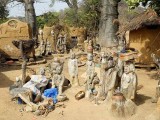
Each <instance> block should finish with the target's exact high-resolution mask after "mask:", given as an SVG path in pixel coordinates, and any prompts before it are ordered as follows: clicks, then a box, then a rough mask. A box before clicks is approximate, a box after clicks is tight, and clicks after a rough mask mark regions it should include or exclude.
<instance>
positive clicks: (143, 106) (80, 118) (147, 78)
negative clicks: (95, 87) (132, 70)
mask: <svg viewBox="0 0 160 120" xmlns="http://www.w3.org/2000/svg"><path fill="white" fill-rule="evenodd" d="M40 66H44V65H34V66H31V67H32V68H38V67H40ZM84 70H85V67H80V69H79V74H80V75H81V74H82V73H83V72H84ZM136 73H137V74H138V84H139V85H143V86H144V87H143V88H142V89H141V90H139V91H138V95H137V99H136V102H135V103H136V105H137V110H136V114H135V115H133V116H131V117H129V118H115V117H113V116H112V115H111V114H110V113H109V112H108V109H107V106H106V104H105V103H102V104H100V105H98V106H95V105H94V104H93V103H92V102H89V101H87V100H86V99H82V100H79V101H77V100H75V98H74V96H75V94H76V93H77V92H78V91H79V90H83V89H84V87H83V86H81V87H78V88H75V87H73V88H69V89H67V90H66V91H65V94H66V95H67V96H68V98H69V100H68V101H66V102H64V104H65V105H66V107H65V108H56V109H55V110H54V111H53V112H51V113H49V115H48V116H47V117H46V118H43V117H37V116H35V115H34V114H33V113H26V112H20V109H21V108H22V107H23V105H19V104H17V103H14V102H13V101H11V99H10V95H9V86H10V85H12V84H13V82H14V81H15V77H16V76H19V75H20V74H21V68H20V66H1V67H0V120H116V119H121V120H125V119H126V120H144V119H145V117H146V116H148V115H149V114H151V113H152V111H153V110H155V108H156V104H154V103H151V97H153V96H154V95H155V87H156V85H157V82H158V81H157V80H155V79H153V78H151V76H152V75H154V73H155V71H154V70H153V71H147V70H144V69H137V70H136ZM64 74H65V76H66V77H67V78H68V72H67V66H66V64H65V67H64ZM80 82H81V83H83V82H84V79H83V78H80Z"/></svg>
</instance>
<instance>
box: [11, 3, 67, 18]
mask: <svg viewBox="0 0 160 120" xmlns="http://www.w3.org/2000/svg"><path fill="white" fill-rule="evenodd" d="M42 1H43V2H42ZM50 1H51V0H41V2H40V3H35V5H34V6H35V11H36V15H41V14H43V13H45V12H48V11H59V10H62V9H64V8H66V7H68V6H67V4H66V3H63V2H56V3H55V4H54V6H53V7H49V5H50V4H51V2H50ZM8 9H9V17H10V16H12V17H17V16H24V7H23V5H22V4H19V3H17V2H14V3H12V4H9V5H8Z"/></svg>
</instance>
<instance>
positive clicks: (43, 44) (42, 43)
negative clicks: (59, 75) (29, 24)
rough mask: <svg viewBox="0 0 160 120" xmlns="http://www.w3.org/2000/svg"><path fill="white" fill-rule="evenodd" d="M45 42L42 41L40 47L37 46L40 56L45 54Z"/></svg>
mask: <svg viewBox="0 0 160 120" xmlns="http://www.w3.org/2000/svg"><path fill="white" fill-rule="evenodd" d="M45 47H46V46H45V42H44V40H42V41H41V42H40V46H39V48H40V55H41V56H42V55H44V52H45Z"/></svg>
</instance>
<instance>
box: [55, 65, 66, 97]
mask: <svg viewBox="0 0 160 120" xmlns="http://www.w3.org/2000/svg"><path fill="white" fill-rule="evenodd" d="M62 70H63V68H62V67H61V66H58V67H56V69H55V71H54V72H55V74H54V75H53V77H52V88H55V87H57V88H58V95H61V94H62V92H63V84H64V81H65V77H64V75H63V74H62Z"/></svg>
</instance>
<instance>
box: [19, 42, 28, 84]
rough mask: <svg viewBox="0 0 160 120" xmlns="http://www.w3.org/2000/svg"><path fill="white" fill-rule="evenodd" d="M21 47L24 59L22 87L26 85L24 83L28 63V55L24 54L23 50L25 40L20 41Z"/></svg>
mask: <svg viewBox="0 0 160 120" xmlns="http://www.w3.org/2000/svg"><path fill="white" fill-rule="evenodd" d="M19 48H20V51H21V56H22V60H23V63H22V84H21V87H22V86H23V85H24V83H25V78H26V65H27V61H26V55H25V54H24V51H23V41H20V46H19Z"/></svg>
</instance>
